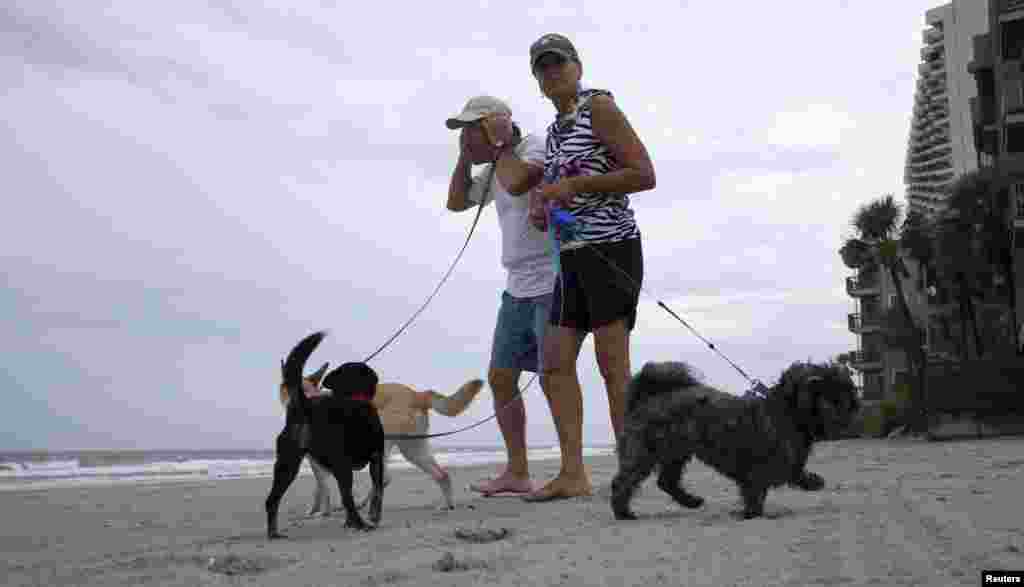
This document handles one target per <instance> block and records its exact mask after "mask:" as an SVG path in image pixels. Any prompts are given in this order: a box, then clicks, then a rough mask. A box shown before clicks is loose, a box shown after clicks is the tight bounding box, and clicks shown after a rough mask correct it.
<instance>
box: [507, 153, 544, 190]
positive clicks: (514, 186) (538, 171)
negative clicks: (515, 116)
mask: <svg viewBox="0 0 1024 587" xmlns="http://www.w3.org/2000/svg"><path fill="white" fill-rule="evenodd" d="M496 172H497V174H498V181H500V182H501V185H502V186H503V187H504V188H505V189H506V190H507V191H508V193H509V194H511V195H513V196H521V195H523V194H525V193H526V192H528V191H530V190H531V189H533V187H534V186H536V185H537V184H538V183H540V180H541V178H542V177H543V176H544V169H543V168H541V167H538V166H536V165H531V164H529V163H527V162H526V161H523V160H522V159H520V158H519V157H518V156H517V155H516V154H515V152H514V149H513V148H512V147H511V146H510V147H507V148H505V149H504V150H503V151H502V153H501V156H500V157H499V158H498V167H497V169H496Z"/></svg>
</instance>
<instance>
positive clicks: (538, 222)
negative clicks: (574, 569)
mask: <svg viewBox="0 0 1024 587" xmlns="http://www.w3.org/2000/svg"><path fill="white" fill-rule="evenodd" d="M530 65H531V68H532V70H533V75H534V77H535V78H536V79H537V82H538V83H539V84H540V89H541V91H542V92H543V93H544V95H545V96H546V97H547V98H548V99H550V100H551V102H552V103H553V104H554V106H555V109H556V110H557V118H556V120H555V122H554V123H553V124H552V125H551V126H550V127H549V128H548V136H547V153H546V156H545V164H544V184H543V185H542V186H541V187H539V188H538V189H537V190H535V191H534V192H533V193H531V213H530V218H531V221H532V222H533V223H534V225H535V226H537V228H540V229H542V230H543V229H545V228H546V220H547V213H546V208H545V207H546V206H549V205H554V206H558V207H560V208H562V209H563V210H565V211H568V212H570V213H571V214H572V215H573V216H574V217H575V219H576V230H575V231H574V233H575V234H574V235H572V239H571V240H565V239H563V240H562V241H561V242H560V243H559V249H560V250H559V264H560V268H561V273H560V275H559V276H558V279H557V280H556V282H555V290H554V296H553V300H552V305H551V320H550V323H551V329H550V330H551V332H550V333H549V335H548V336H547V337H545V338H546V341H545V349H544V353H545V355H544V356H545V359H544V365H545V368H544V371H545V375H546V378H547V381H546V383H547V385H545V389H544V390H545V394H546V395H547V398H548V404H549V405H550V406H551V413H552V416H553V418H554V422H555V427H556V428H557V430H558V439H559V444H560V445H561V452H562V467H561V471H560V472H559V474H558V476H557V477H556V478H555V479H553V480H552V481H550V482H549V483H548V484H546V485H545V486H544V487H542V488H541V489H539V490H537V491H536V492H534V493H531V494H529V495H527V496H526V497H525V499H527V500H528V501H547V500H551V499H560V498H568V497H575V496H579V495H589V494H590V493H591V491H592V489H591V485H590V479H589V476H588V474H587V472H586V471H585V470H584V467H583V438H582V437H583V398H582V391H581V390H580V383H579V377H578V375H577V373H576V359H577V357H578V356H579V351H580V345H581V344H582V342H583V339H584V337H585V336H586V335H587V333H588V332H593V333H594V346H595V350H596V354H597V363H598V366H599V368H600V371H601V376H602V377H603V378H604V382H605V387H606V390H607V393H608V407H609V412H610V414H611V420H612V429H613V430H614V432H615V439H616V442H617V441H618V439H619V437H620V435H621V433H622V426H623V421H624V419H625V393H626V385H627V383H628V381H629V377H630V362H629V335H630V331H631V330H632V329H633V326H634V324H635V323H636V309H637V302H638V300H639V295H640V290H639V288H640V284H641V282H642V280H643V254H642V251H641V247H640V231H639V229H638V228H637V225H636V221H635V220H634V218H633V210H631V209H630V207H629V196H628V194H631V193H636V192H641V191H645V190H649V189H652V188H653V187H654V184H655V178H654V167H653V165H652V164H651V160H650V157H649V156H648V154H647V149H646V148H645V147H644V145H643V143H642V142H641V141H640V138H639V137H637V135H636V132H634V130H633V128H632V127H631V126H630V124H629V122H628V121H627V120H626V117H625V115H624V114H623V113H622V111H621V110H619V108H618V106H617V105H616V104H615V101H614V100H613V99H612V95H611V93H610V92H608V91H606V90H595V89H583V88H582V86H581V85H580V78H581V77H582V71H583V68H582V64H581V62H580V58H579V55H578V54H577V52H576V49H575V47H573V45H572V42H570V41H569V39H567V38H565V37H563V36H562V35H554V34H549V35H544V36H543V37H541V38H540V39H538V40H537V41H536V42H535V43H534V44H533V45H532V46H531V47H530Z"/></svg>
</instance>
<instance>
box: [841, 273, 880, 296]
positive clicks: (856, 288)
mask: <svg viewBox="0 0 1024 587" xmlns="http://www.w3.org/2000/svg"><path fill="white" fill-rule="evenodd" d="M879 291H880V290H879V288H878V276H877V275H872V276H870V277H856V276H852V277H847V278H846V293H848V294H850V295H851V296H853V297H855V298H858V297H864V296H877V295H878V294H879Z"/></svg>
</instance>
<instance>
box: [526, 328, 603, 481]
mask: <svg viewBox="0 0 1024 587" xmlns="http://www.w3.org/2000/svg"><path fill="white" fill-rule="evenodd" d="M582 342H583V337H582V336H580V333H579V332H578V331H577V330H575V329H572V328H567V327H564V326H554V325H549V326H548V330H547V333H546V335H545V336H544V347H545V348H544V376H543V379H542V387H543V389H544V395H545V396H547V398H548V405H549V406H550V408H551V417H552V419H553V420H554V423H555V429H556V430H557V432H558V444H559V447H560V448H561V452H562V468H561V470H560V471H559V472H558V476H557V477H555V478H554V479H552V480H551V481H549V482H548V483H547V484H546V485H544V487H542V488H540V489H539V490H537V491H535V492H533V493H531V494H529V495H527V496H525V497H524V499H526V500H527V501H549V500H552V499H563V498H568V497H577V496H581V495H590V494H591V491H592V490H591V486H590V478H589V476H588V475H587V472H586V470H585V469H584V467H583V393H582V391H581V390H580V383H579V378H578V377H577V374H576V358H577V357H578V356H579V352H580V346H581V344H582Z"/></svg>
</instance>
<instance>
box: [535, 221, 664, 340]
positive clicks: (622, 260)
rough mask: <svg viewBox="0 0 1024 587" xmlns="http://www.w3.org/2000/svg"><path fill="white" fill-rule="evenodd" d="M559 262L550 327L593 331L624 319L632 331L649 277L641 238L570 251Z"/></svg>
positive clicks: (560, 255) (560, 257) (585, 246)
mask: <svg viewBox="0 0 1024 587" xmlns="http://www.w3.org/2000/svg"><path fill="white" fill-rule="evenodd" d="M559 262H560V263H561V266H562V273H561V275H558V276H556V277H555V291H554V296H553V298H552V300H551V319H550V323H551V324H553V325H555V326H565V327H567V328H573V329H575V330H581V331H584V332H590V331H593V330H595V329H597V328H600V327H602V326H606V325H608V324H611V323H613V322H615V321H617V320H621V319H623V318H624V319H625V320H626V329H627V330H633V327H634V326H635V325H636V307H637V304H638V303H639V301H640V285H641V284H642V283H643V279H644V256H643V250H642V249H641V247H640V239H639V238H632V239H628V240H624V241H618V242H613V243H597V244H593V245H584V246H582V247H579V248H575V249H569V250H565V251H562V252H561V253H560V254H559Z"/></svg>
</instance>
